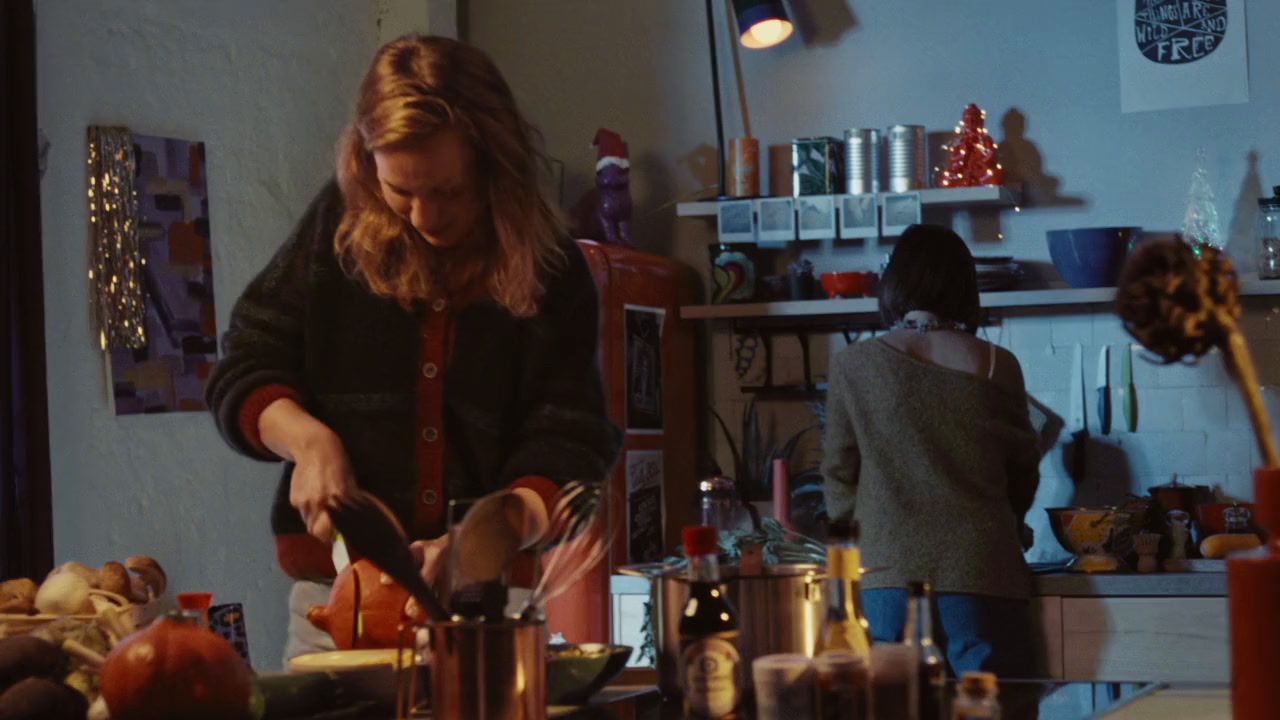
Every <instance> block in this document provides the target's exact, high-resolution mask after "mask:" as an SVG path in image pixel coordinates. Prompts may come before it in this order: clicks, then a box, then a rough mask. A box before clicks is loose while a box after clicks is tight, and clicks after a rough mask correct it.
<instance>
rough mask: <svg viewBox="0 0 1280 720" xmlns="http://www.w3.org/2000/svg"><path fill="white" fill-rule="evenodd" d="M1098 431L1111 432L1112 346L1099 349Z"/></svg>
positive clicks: (1105, 433) (1108, 433)
mask: <svg viewBox="0 0 1280 720" xmlns="http://www.w3.org/2000/svg"><path fill="white" fill-rule="evenodd" d="M1097 393H1098V432H1100V433H1102V434H1103V435H1110V434H1111V346H1110V345H1103V346H1102V349H1101V350H1099V351H1098V389H1097Z"/></svg>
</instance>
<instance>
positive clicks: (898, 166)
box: [888, 125, 927, 192]
mask: <svg viewBox="0 0 1280 720" xmlns="http://www.w3.org/2000/svg"><path fill="white" fill-rule="evenodd" d="M888 135H889V192H910V191H911V190H920V189H922V188H924V187H925V175H924V168H925V164H926V161H927V158H926V157H925V145H924V126H923V125H894V126H893V127H891V128H889V133H888Z"/></svg>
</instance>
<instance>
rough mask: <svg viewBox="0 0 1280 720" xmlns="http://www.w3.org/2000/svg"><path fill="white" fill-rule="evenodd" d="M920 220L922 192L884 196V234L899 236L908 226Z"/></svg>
mask: <svg viewBox="0 0 1280 720" xmlns="http://www.w3.org/2000/svg"><path fill="white" fill-rule="evenodd" d="M919 222H920V193H918V192H910V193H893V194H889V195H885V196H884V234H885V236H886V237H898V236H899V235H902V233H904V232H906V230H907V227H908V226H910V225H915V224H917V223H919Z"/></svg>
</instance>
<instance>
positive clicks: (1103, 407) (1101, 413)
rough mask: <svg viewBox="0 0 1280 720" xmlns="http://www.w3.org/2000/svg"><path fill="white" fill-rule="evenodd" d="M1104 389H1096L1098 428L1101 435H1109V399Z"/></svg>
mask: <svg viewBox="0 0 1280 720" xmlns="http://www.w3.org/2000/svg"><path fill="white" fill-rule="evenodd" d="M1108 394H1109V393H1107V389H1106V388H1105V387H1100V388H1098V426H1099V427H1100V428H1101V429H1102V434H1103V435H1109V434H1111V398H1110V397H1108Z"/></svg>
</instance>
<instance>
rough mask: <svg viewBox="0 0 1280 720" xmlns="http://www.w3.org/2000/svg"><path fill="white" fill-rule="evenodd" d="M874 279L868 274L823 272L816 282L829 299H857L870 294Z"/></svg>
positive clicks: (871, 274) (873, 276) (872, 275)
mask: <svg viewBox="0 0 1280 720" xmlns="http://www.w3.org/2000/svg"><path fill="white" fill-rule="evenodd" d="M875 277H876V274H875V273H870V272H857V271H846V272H825V273H822V275H821V276H819V278H818V280H819V281H821V283H822V289H823V290H825V291H827V297H829V298H832V299H835V298H857V297H866V296H867V295H868V294H869V293H870V292H871V284H872V281H874V280H875Z"/></svg>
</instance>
